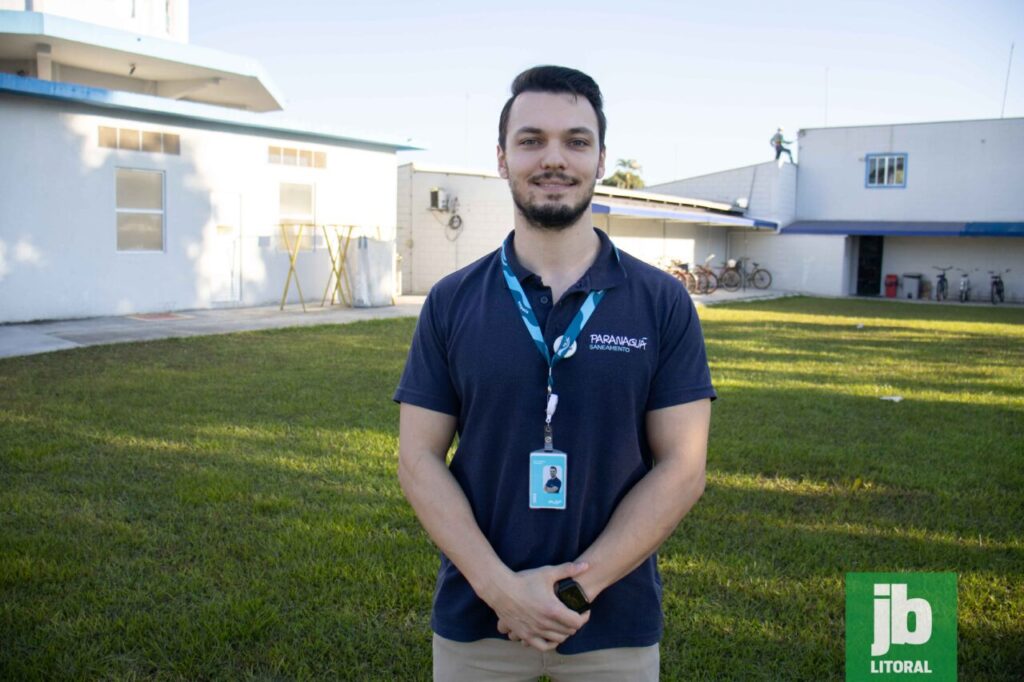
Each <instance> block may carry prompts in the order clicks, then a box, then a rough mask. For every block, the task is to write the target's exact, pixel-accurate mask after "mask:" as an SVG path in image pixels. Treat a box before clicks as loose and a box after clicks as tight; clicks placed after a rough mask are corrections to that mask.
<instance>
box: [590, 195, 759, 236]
mask: <svg viewBox="0 0 1024 682" xmlns="http://www.w3.org/2000/svg"><path fill="white" fill-rule="evenodd" d="M591 208H592V210H593V212H594V213H604V214H608V215H618V216H628V217H632V218H654V219H656V220H669V221H674V222H678V223H702V224H704V223H707V224H710V225H733V226H736V227H753V228H759V227H763V228H767V229H772V230H774V229H776V228H777V227H778V225H779V224H778V223H776V222H774V221H772V220H760V219H758V218H744V217H743V216H737V215H727V214H724V213H712V212H710V211H698V210H694V209H684V208H668V207H663V208H647V207H641V206H624V205H622V204H612V203H604V202H599V201H595V202H594V203H592V204H591Z"/></svg>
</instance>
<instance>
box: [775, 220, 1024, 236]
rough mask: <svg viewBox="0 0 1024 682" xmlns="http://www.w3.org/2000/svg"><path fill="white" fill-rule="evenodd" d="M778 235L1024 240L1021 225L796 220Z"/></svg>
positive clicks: (1023, 224)
mask: <svg viewBox="0 0 1024 682" xmlns="http://www.w3.org/2000/svg"><path fill="white" fill-rule="evenodd" d="M780 234H835V235H850V236H857V235H860V236H894V237H1024V223H982V222H973V223H960V222H897V221H885V220H798V221H797V222H795V223H792V224H791V225H787V226H786V227H784V228H782V230H781V232H780Z"/></svg>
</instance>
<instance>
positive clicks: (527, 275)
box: [394, 230, 715, 654]
mask: <svg viewBox="0 0 1024 682" xmlns="http://www.w3.org/2000/svg"><path fill="white" fill-rule="evenodd" d="M596 231H597V234H598V236H599V237H600V239H601V250H600V252H599V254H598V257H597V259H596V261H595V262H594V264H593V265H592V266H591V268H590V269H589V270H588V271H587V272H586V274H584V275H583V277H582V278H580V280H579V281H578V282H576V284H575V285H574V286H573V287H571V288H570V289H569V290H568V291H567V292H566V293H565V294H564V295H563V297H562V299H561V300H560V301H557V302H555V301H552V300H551V289H550V288H548V287H546V286H544V284H543V282H542V281H541V280H540V278H539V277H538V276H537V275H535V274H533V273H531V272H529V271H528V270H526V269H525V268H524V267H523V266H522V265H521V264H520V263H519V261H518V259H517V258H516V257H515V239H514V238H515V233H514V232H513V233H511V234H509V236H508V238H507V239H506V242H505V243H506V252H507V255H508V259H509V264H510V266H511V268H512V271H513V273H514V274H515V275H516V277H517V278H518V279H519V281H520V283H521V284H522V286H523V289H524V291H525V292H526V294H527V296H528V297H529V299H530V304H531V305H532V306H533V309H534V311H535V313H536V315H537V321H538V322H539V324H540V327H541V329H542V330H543V332H544V338H545V340H546V341H547V343H548V346H549V347H550V346H551V345H552V344H553V343H554V341H555V339H556V338H558V336H560V335H561V334H562V333H563V332H564V331H565V330H566V328H567V327H568V326H569V323H570V322H571V321H572V318H573V317H574V316H575V315H576V312H577V311H578V310H579V308H580V306H581V305H582V303H583V301H584V299H585V298H586V296H587V294H588V293H589V292H590V291H591V290H596V289H604V290H605V291H606V294H605V297H604V299H603V300H602V301H601V303H600V304H599V305H598V307H597V310H596V311H595V312H594V314H593V316H592V317H591V318H590V321H589V322H588V323H587V326H586V327H584V329H583V331H582V332H581V333H580V336H579V338H578V339H577V350H576V353H575V354H574V355H573V356H571V357H569V358H567V359H564V360H562V361H561V362H559V363H558V364H557V365H555V370H554V377H555V392H556V393H557V394H558V396H559V403H558V410H557V412H556V414H555V417H554V419H553V421H552V427H553V430H554V446H555V448H556V449H559V450H563V451H565V452H566V453H568V463H567V476H566V478H567V483H566V486H565V489H564V491H565V493H566V509H565V510H553V509H530V508H529V459H530V458H529V455H530V452H532V451H534V450H537V449H540V448H541V447H543V435H544V434H543V427H544V407H545V395H546V386H547V363H546V362H545V361H544V359H543V358H542V357H541V355H540V353H539V352H538V350H537V347H536V346H535V345H534V343H533V340H532V339H531V337H530V335H529V333H528V332H527V330H526V327H525V326H524V325H523V321H522V318H521V317H520V315H519V311H518V309H517V307H516V304H515V302H514V301H513V299H512V296H511V294H510V292H509V290H508V285H507V284H506V282H505V279H504V277H503V275H502V269H501V258H500V255H499V252H498V251H495V252H493V253H491V254H489V255H487V256H485V257H484V258H481V259H480V260H478V261H476V262H475V263H472V264H471V265H468V266H467V267H465V268H463V269H461V270H459V271H457V272H455V273H453V274H451V275H449V276H447V277H445V278H444V279H442V280H441V281H440V282H438V283H437V284H435V285H434V287H433V288H432V289H431V291H430V294H429V295H428V296H427V298H426V301H425V302H424V305H423V311H422V313H421V314H420V319H419V323H418V324H417V326H416V332H415V335H414V336H413V341H412V346H411V348H410V350H409V357H408V360H407V362H406V366H405V371H404V373H403V374H402V379H401V381H400V383H399V385H398V390H397V391H396V392H395V395H394V399H395V400H396V401H398V402H403V403H410V404H412V405H418V406H420V407H425V408H427V409H430V410H435V411H438V412H444V413H447V414H451V415H454V416H455V417H456V418H457V430H458V434H459V443H458V449H457V450H456V452H455V455H454V457H453V458H452V461H451V464H450V471H451V473H452V475H453V476H454V477H455V479H456V480H457V481H458V483H459V485H460V486H461V487H462V490H463V492H464V493H465V495H466V498H467V499H468V500H469V504H470V507H471V508H472V510H473V515H474V517H475V519H476V522H477V524H478V525H479V526H480V529H481V531H483V534H484V536H485V537H487V539H488V540H489V541H490V543H491V545H492V546H493V548H494V551H495V552H496V553H497V554H498V556H499V557H500V558H501V560H502V561H504V562H505V564H506V565H507V566H508V567H509V568H510V569H512V570H514V571H519V570H524V569H528V568H536V567H538V566H545V565H555V564H560V563H563V562H566V561H572V560H574V559H576V558H577V557H578V556H579V555H580V554H582V553H583V551H584V550H585V549H587V547H589V546H590V545H591V544H592V543H593V542H594V540H596V539H597V537H598V535H600V533H601V531H602V530H603V529H604V527H605V526H606V525H607V523H608V521H609V519H610V518H611V515H612V513H613V512H614V511H615V508H616V507H617V506H618V504H619V502H620V501H621V500H622V498H623V497H625V496H626V494H627V493H628V492H629V491H630V489H631V488H632V487H633V486H634V485H635V484H636V483H637V481H639V480H640V479H641V478H642V477H643V476H644V475H645V474H646V473H647V472H648V471H649V470H650V468H651V466H652V456H651V449H650V446H649V444H648V442H647V438H646V432H645V415H646V413H647V412H648V411H650V410H656V409H659V408H663V407H668V406H671V405H678V404H682V403H687V402H691V401H694V400H699V399H702V398H712V399H713V398H714V397H715V392H714V389H713V388H712V386H711V375H710V372H709V370H708V363H707V357H706V354H705V351H704V338H703V336H702V334H701V328H700V322H699V321H698V319H697V314H696V311H695V309H694V306H693V303H692V301H691V300H690V297H689V295H688V294H687V293H686V290H685V288H683V287H682V286H681V285H680V284H679V282H678V281H676V280H675V279H674V278H672V277H671V276H669V275H667V274H665V273H663V272H661V271H660V270H658V269H657V268H654V267H652V266H650V265H647V264H646V263H644V262H642V261H640V260H638V259H636V258H634V257H632V256H630V255H629V254H627V253H625V252H622V251H619V252H618V255H616V251H615V249H614V248H613V247H612V244H611V241H610V240H609V239H608V237H607V235H605V233H604V232H602V231H600V230H596ZM431 626H432V628H433V630H434V631H435V632H436V633H437V634H439V635H441V636H442V637H445V638H447V639H452V640H455V641H460V642H472V641H476V640H478V639H482V638H485V637H498V638H501V637H504V636H503V635H501V634H500V633H499V632H498V630H497V616H496V614H495V613H494V611H493V610H492V609H491V608H490V607H489V606H487V604H486V603H485V602H484V601H482V600H481V599H480V598H479V597H477V596H476V593H475V592H474V591H473V589H472V588H471V587H470V586H469V583H468V582H467V581H466V579H465V578H464V577H463V576H462V574H461V573H460V572H459V570H458V569H457V568H456V567H455V565H454V564H452V563H451V561H449V560H448V558H447V557H446V556H444V554H443V553H442V555H441V568H440V571H439V573H438V578H437V586H436V591H435V594H434V610H433V617H432V619H431ZM661 632H662V617H661V579H660V577H659V575H658V571H657V563H656V559H655V557H654V556H653V555H652V556H651V557H649V558H648V559H647V560H646V561H644V562H643V563H642V564H640V566H639V567H637V568H636V569H635V570H634V571H633V572H631V573H630V574H629V575H627V576H626V577H624V578H623V579H622V580H620V581H619V582H617V583H615V584H614V585H612V586H611V587H609V588H607V589H606V590H605V591H604V592H602V593H601V594H600V595H599V596H598V597H597V599H596V600H595V601H594V604H593V605H592V608H591V617H590V621H589V622H588V623H587V624H586V625H585V626H583V628H581V629H580V630H579V632H577V633H576V634H575V635H573V636H572V637H570V638H569V639H568V640H566V641H565V642H563V643H562V644H561V645H559V647H558V651H559V652H561V653H563V654H575V653H582V652H585V651H592V650H595V649H606V648H612V647H632V646H650V645H653V644H655V643H657V642H658V641H659V640H660V638H661Z"/></svg>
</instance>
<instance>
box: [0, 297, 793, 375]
mask: <svg viewBox="0 0 1024 682" xmlns="http://www.w3.org/2000/svg"><path fill="white" fill-rule="evenodd" d="M787 295H790V294H788V293H786V292H779V291H758V290H756V289H750V290H747V291H733V292H729V291H725V290H719V291H716V292H715V293H714V294H712V295H710V296H694V297H693V300H694V301H696V302H697V303H698V304H703V305H714V304H716V303H725V302H727V301H737V300H753V299H770V298H778V297H780V296H787ZM424 298H425V297H424V296H401V297H399V298H398V301H397V305H395V306H391V307H387V308H345V307H343V306H337V305H336V306H332V307H330V308H321V307H320V306H318V305H307V306H306V311H307V312H302V307H301V306H299V305H289V306H287V307H286V308H285V309H284V310H283V311H282V310H279V309H278V306H277V305H269V306H260V307H256V308H218V309H215V310H187V311H181V312H174V313H157V314H152V315H126V316H122V317H90V318H85V319H79V320H55V321H47V322H28V323H24V324H4V325H0V358H6V357H15V356H19V355H34V354H36V353H49V352H52V351H58V350H67V349H69V348H81V347H83V346H98V345H103V344H108V343H131V342H134V341H153V340H156V339H168V338H180V337H186V336H206V335H211V334H231V333H233V332H246V331H256V330H260V329H280V328H283V327H308V326H313V325H318V324H346V323H348V322H358V321H359V320H376V319H386V318H393V317H417V316H419V314H420V308H421V307H422V306H423V299H424Z"/></svg>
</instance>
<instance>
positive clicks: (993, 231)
mask: <svg viewBox="0 0 1024 682" xmlns="http://www.w3.org/2000/svg"><path fill="white" fill-rule="evenodd" d="M798 141H799V157H798V158H799V159H800V164H799V166H798V167H797V166H792V165H789V164H784V165H782V166H781V167H780V166H777V165H776V164H774V163H764V164H759V165H757V166H749V167H746V168H738V169H733V170H727V171H722V172H720V173H713V174H710V175H705V176H700V177H696V178H687V179H684V180H678V181H675V182H671V183H665V184H662V185H657V186H655V187H652V188H651V189H652V190H654V191H658V192H663V193H666V194H673V195H681V196H690V197H694V196H695V197H700V198H704V199H710V200H718V201H722V200H729V201H734V200H735V199H736V198H737V197H747V198H749V201H750V210H751V212H754V213H755V214H756V215H759V216H764V217H766V218H770V219H774V220H777V221H778V222H779V223H780V224H781V225H782V227H781V229H780V231H779V232H778V234H775V235H757V236H753V237H748V238H747V241H746V243H745V244H744V251H745V255H749V256H751V257H752V258H753V259H754V260H758V261H760V262H763V263H764V264H765V265H766V266H767V267H768V268H769V269H770V270H771V272H772V274H773V275H774V281H775V286H778V287H780V288H783V289H793V290H798V291H806V292H809V293H818V294H827V295H849V294H856V295H869V296H877V295H882V294H883V293H884V292H885V277H886V275H896V276H898V277H899V278H900V280H901V282H900V288H899V289H898V291H897V295H899V296H901V297H908V296H913V295H914V294H915V293H917V291H918V290H917V287H916V286H915V284H916V282H917V279H916V278H913V277H910V278H907V277H904V275H907V274H909V275H914V274H921V275H923V279H924V281H925V282H926V286H925V287H924V292H925V294H926V295H928V293H929V292H930V291H932V290H934V281H935V276H936V275H937V274H938V272H937V271H936V270H934V269H933V266H934V267H945V266H950V265H952V266H955V269H954V270H952V271H951V272H950V288H951V291H952V290H953V289H955V288H956V286H957V283H958V280H959V276H958V275H959V273H960V272H967V273H968V275H969V276H970V278H971V282H972V299H976V300H988V297H989V271H1000V272H1001V271H1005V270H1006V269H1008V268H1009V269H1010V272H1009V273H1004V275H1003V278H1004V282H1005V288H1006V295H1007V298H1008V299H1009V300H1015V301H1022V300H1024V189H1022V188H1024V163H1021V158H1024V119H1020V118H1016V119H996V120H982V121H949V122H941V123H911V124H900V125H879V126H861V127H849V128H814V129H807V130H801V131H800V134H799V138H798ZM789 178H793V180H790V179H789ZM794 180H795V181H794ZM733 246H734V247H736V246H738V245H736V244H734V245H733ZM734 250H735V248H734ZM954 296H955V293H954Z"/></svg>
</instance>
